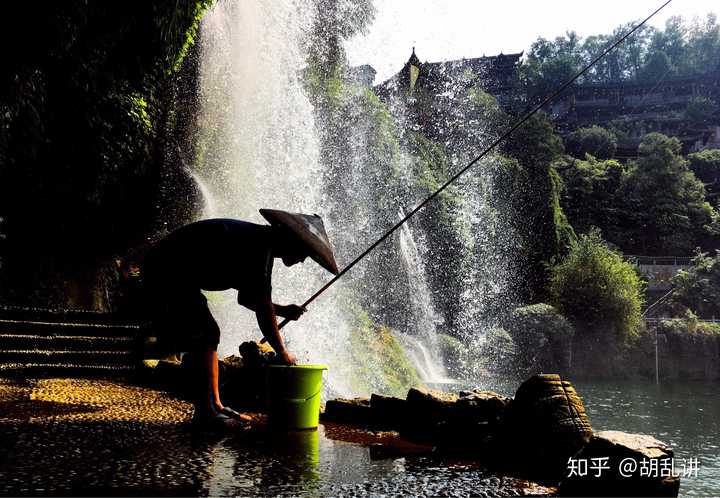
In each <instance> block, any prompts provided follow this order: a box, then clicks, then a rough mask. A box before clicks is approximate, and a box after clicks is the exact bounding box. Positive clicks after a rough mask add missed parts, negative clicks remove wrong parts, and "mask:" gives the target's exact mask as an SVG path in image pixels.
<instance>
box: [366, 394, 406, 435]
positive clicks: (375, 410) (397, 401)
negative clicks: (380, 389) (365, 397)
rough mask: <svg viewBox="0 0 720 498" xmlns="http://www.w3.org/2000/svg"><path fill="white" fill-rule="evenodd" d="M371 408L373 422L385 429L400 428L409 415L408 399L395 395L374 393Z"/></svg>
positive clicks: (371, 397)
mask: <svg viewBox="0 0 720 498" xmlns="http://www.w3.org/2000/svg"><path fill="white" fill-rule="evenodd" d="M370 408H371V411H372V418H373V423H374V424H375V425H376V426H378V427H381V428H384V429H395V430H400V428H401V427H402V426H403V424H405V421H406V420H407V417H408V411H407V401H406V400H404V399H401V398H396V397H394V396H382V395H380V394H373V395H372V396H370Z"/></svg>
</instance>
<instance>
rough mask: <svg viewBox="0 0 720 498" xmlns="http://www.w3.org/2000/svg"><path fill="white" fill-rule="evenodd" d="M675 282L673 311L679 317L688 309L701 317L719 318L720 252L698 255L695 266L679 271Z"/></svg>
mask: <svg viewBox="0 0 720 498" xmlns="http://www.w3.org/2000/svg"><path fill="white" fill-rule="evenodd" d="M672 283H673V286H674V288H675V291H674V292H673V294H672V296H671V298H670V308H671V309H672V310H673V311H674V313H675V315H676V316H684V315H685V314H686V312H687V311H688V310H689V311H690V312H692V313H694V314H695V315H697V316H699V317H702V318H713V317H718V318H720V252H716V253H715V255H714V256H710V255H708V254H706V253H700V254H698V255H697V256H695V258H694V259H693V266H692V267H691V268H689V269H688V270H681V271H680V272H678V274H677V275H676V276H675V277H673V280H672Z"/></svg>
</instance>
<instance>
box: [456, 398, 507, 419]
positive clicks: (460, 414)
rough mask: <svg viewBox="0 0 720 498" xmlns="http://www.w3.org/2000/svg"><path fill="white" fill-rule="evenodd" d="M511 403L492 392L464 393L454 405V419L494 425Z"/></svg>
mask: <svg viewBox="0 0 720 498" xmlns="http://www.w3.org/2000/svg"><path fill="white" fill-rule="evenodd" d="M463 394H464V395H463ZM511 401H512V399H511V398H508V397H507V396H503V395H502V394H498V393H496V392H493V391H470V392H464V393H461V396H460V398H459V399H458V400H457V402H456V403H455V418H456V419H457V420H458V421H468V422H489V423H496V422H498V421H500V419H501V418H502V416H503V415H504V414H505V409H506V408H507V407H508V405H509V404H510V402H511Z"/></svg>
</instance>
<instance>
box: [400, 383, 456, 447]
mask: <svg viewBox="0 0 720 498" xmlns="http://www.w3.org/2000/svg"><path fill="white" fill-rule="evenodd" d="M458 399H459V396H458V395H457V394H452V393H446V392H443V391H438V390H436V389H425V388H419V387H413V388H412V389H410V390H409V391H408V394H407V398H406V402H407V405H406V406H407V413H408V414H411V415H410V416H408V417H407V420H406V422H405V423H404V424H403V426H402V428H401V434H402V435H403V436H404V437H406V438H408V439H411V440H413V441H420V442H431V441H436V440H438V439H439V438H440V437H441V436H440V435H441V434H442V433H443V432H444V431H442V430H441V429H442V427H443V426H446V425H447V424H448V423H449V422H450V421H451V420H452V419H453V416H454V408H455V403H456V402H457V400H458ZM439 430H440V432H438V431H439Z"/></svg>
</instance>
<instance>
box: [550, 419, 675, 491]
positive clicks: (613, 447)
mask: <svg viewBox="0 0 720 498" xmlns="http://www.w3.org/2000/svg"><path fill="white" fill-rule="evenodd" d="M674 470H675V472H673V451H672V449H670V447H669V446H668V445H666V444H665V443H663V442H662V441H658V440H657V439H655V438H654V437H652V436H645V435H641V434H628V433H626V432H620V431H603V432H598V433H597V434H595V435H594V436H593V437H592V439H591V440H590V442H589V443H588V444H587V445H586V446H585V447H584V448H583V449H582V450H580V452H578V453H577V454H576V455H575V456H574V457H572V459H571V460H569V461H568V466H567V471H566V477H565V478H564V479H563V480H562V481H561V483H560V487H559V490H558V491H559V494H560V495H561V496H677V495H678V490H679V489H680V478H679V477H678V474H677V472H678V471H679V469H674Z"/></svg>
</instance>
